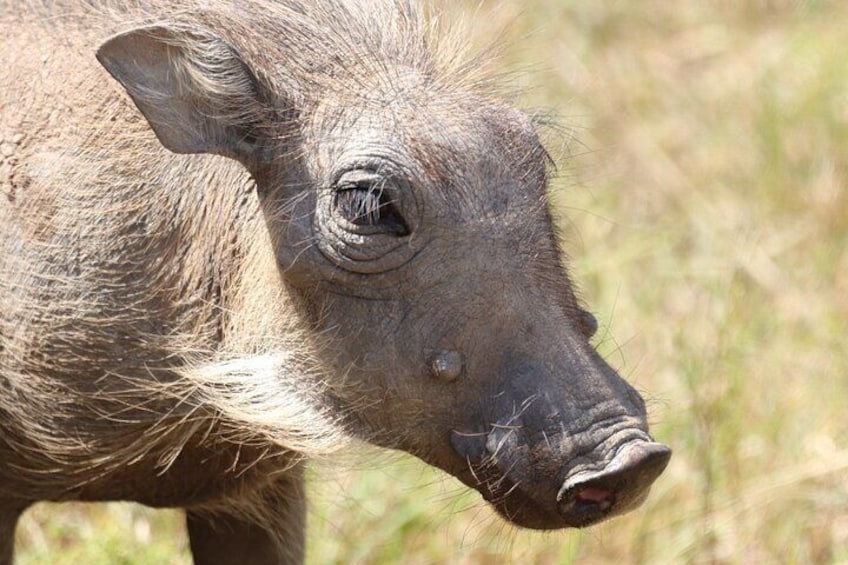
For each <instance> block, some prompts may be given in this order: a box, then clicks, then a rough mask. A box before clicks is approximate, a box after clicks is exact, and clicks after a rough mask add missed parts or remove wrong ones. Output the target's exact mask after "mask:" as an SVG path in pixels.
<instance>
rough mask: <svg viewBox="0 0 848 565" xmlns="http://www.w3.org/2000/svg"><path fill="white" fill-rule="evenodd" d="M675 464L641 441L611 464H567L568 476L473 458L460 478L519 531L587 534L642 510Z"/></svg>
mask: <svg viewBox="0 0 848 565" xmlns="http://www.w3.org/2000/svg"><path fill="white" fill-rule="evenodd" d="M454 443H455V446H456V444H457V443H459V442H456V441H455V442H454ZM670 458H671V450H670V449H669V448H668V447H666V446H665V445H663V444H660V443H656V442H653V441H650V440H646V439H642V438H639V439H633V440H631V441H628V442H627V443H624V444H622V445H620V446H619V447H618V448H617V449H615V450H614V452H613V455H612V457H611V458H609V459H608V461H606V462H601V463H598V464H595V465H588V464H584V463H582V462H581V463H574V464H566V465H565V467H570V469H569V470H568V471H566V472H565V473H563V469H562V468H559V469H555V468H552V467H555V465H552V464H547V465H545V466H544V467H545V468H544V469H536V470H535V472H533V473H532V474H530V473H526V474H527V475H528V476H522V475H524V474H525V473H524V472H522V471H524V470H525V469H522V467H523V465H521V464H516V463H515V461H514V460H512V459H511V458H510V457H506V460H507V461H508V462H507V463H506V464H505V462H504V460H501V461H496V460H494V459H493V458H491V457H485V458H482V459H478V460H477V461H473V460H472V459H471V458H468V457H467V458H466V463H467V468H466V469H465V470H464V471H463V472H461V473H458V474H457V476H458V477H459V479H460V480H462V481H463V482H464V483H465V484H467V485H468V486H470V487H472V488H474V489H476V490H477V491H479V492H480V493H481V494H482V496H483V498H484V499H485V500H486V501H487V502H489V503H490V504H491V505H492V506H493V507H494V508H495V510H496V511H497V512H498V513H499V514H500V515H501V516H502V517H503V518H505V519H506V520H508V521H509V522H511V523H513V524H515V525H517V526H521V527H524V528H531V529H537V530H553V529H560V528H568V527H571V528H583V527H586V526H591V525H593V524H597V523H598V522H601V521H603V520H606V519H607V518H611V517H613V516H616V515H619V514H624V513H626V512H628V511H630V510H633V509H635V508H637V507H638V506H639V505H640V504H641V503H642V502H643V501H644V500H645V499H646V498H647V496H648V493H649V491H650V487H651V485H652V484H653V482H654V481H655V480H656V478H657V477H659V476H660V474H662V472H663V471H664V470H665V468H666V465H668V462H669V459H670ZM580 459H581V460H582V459H584V458H582V457H581V458H580ZM560 467H562V466H560ZM563 476H565V477H566V478H565V479H564V480H563V479H561V477H563Z"/></svg>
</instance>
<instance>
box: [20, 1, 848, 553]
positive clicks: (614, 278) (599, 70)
mask: <svg viewBox="0 0 848 565" xmlns="http://www.w3.org/2000/svg"><path fill="white" fill-rule="evenodd" d="M446 9H447V10H448V14H453V13H454V12H457V13H464V14H466V15H469V19H470V21H471V22H472V24H473V27H472V33H473V34H474V36H475V37H476V38H477V39H479V41H480V43H481V44H482V43H485V42H486V41H487V40H489V39H490V38H491V37H492V36H494V35H497V34H502V35H503V36H504V41H505V43H506V45H507V46H508V48H507V49H506V51H505V52H504V54H503V56H502V58H501V61H500V65H501V66H502V68H503V69H504V70H505V71H508V72H510V75H509V76H510V78H511V80H513V82H514V84H515V85H516V86H518V87H519V89H520V91H521V92H523V95H522V100H521V102H522V104H523V105H524V106H527V107H540V108H543V109H547V110H549V111H551V112H552V113H553V114H554V115H556V116H557V120H558V122H559V123H560V124H561V125H562V126H563V128H564V129H563V131H562V132H559V133H550V134H549V135H548V138H549V141H550V143H551V149H552V153H553V154H554V155H555V156H557V157H559V161H560V175H559V178H558V179H557V181H556V182H555V183H554V186H553V187H552V197H553V201H554V206H555V209H556V213H557V216H558V217H559V218H560V220H561V225H562V227H563V231H564V235H565V241H566V248H567V249H568V252H569V254H570V256H571V257H572V261H571V268H572V270H573V275H574V278H575V279H576V280H577V281H578V282H579V284H580V286H581V288H582V296H583V297H584V298H585V301H586V302H587V303H588V304H589V306H590V307H591V309H592V310H593V311H594V312H596V313H597V314H598V318H599V320H600V322H601V331H600V332H599V335H598V337H597V340H596V341H597V344H598V347H599V349H600V350H601V351H602V353H603V354H604V355H605V356H606V357H607V358H608V359H609V360H610V361H611V363H612V364H613V365H614V366H616V367H618V368H619V369H620V370H621V372H622V373H623V374H624V375H626V376H627V378H628V379H629V380H630V381H631V382H632V383H634V384H635V385H636V386H637V388H638V389H639V390H640V391H642V392H643V394H644V395H645V396H646V397H647V398H648V399H649V405H650V409H651V419H652V425H653V431H654V434H655V436H656V437H657V438H658V439H660V440H661V441H664V442H666V443H668V444H670V445H671V446H672V447H673V448H674V450H675V454H674V457H673V459H672V462H671V464H670V466H669V468H668V470H667V471H666V473H665V474H664V475H663V476H662V477H661V478H660V479H659V480H658V482H657V484H656V485H655V487H654V489H653V492H652V494H651V496H650V498H649V499H648V501H647V503H646V504H645V505H644V506H643V507H642V508H641V509H640V510H638V511H636V512H634V513H632V514H630V515H628V516H625V517H620V518H616V519H614V520H612V521H611V522H610V523H608V524H604V525H602V526H598V527H595V528H592V529H590V530H587V531H561V532H554V533H545V534H542V533H534V532H524V531H518V530H516V529H514V528H511V527H509V526H506V525H505V524H504V523H503V522H502V521H500V520H499V519H498V518H496V517H494V516H493V513H492V512H491V511H490V510H489V509H488V508H487V507H486V505H485V504H484V503H483V502H481V500H480V498H479V496H478V495H476V494H475V493H473V492H470V491H468V490H467V489H465V488H463V487H461V486H460V485H459V484H458V483H457V482H455V481H454V480H453V479H449V478H446V477H444V476H443V475H442V474H441V473H439V472H437V471H435V470H431V469H429V468H426V467H424V466H423V465H422V464H420V463H417V462H415V461H412V460H410V459H405V458H402V457H399V456H386V455H383V454H375V453H373V452H369V453H367V454H366V455H365V456H364V457H363V458H362V459H361V462H359V463H355V464H353V465H347V464H346V465H344V466H342V467H343V468H330V467H329V466H326V465H324V466H320V467H318V468H316V469H314V470H313V472H312V475H313V480H312V486H311V489H312V493H313V494H312V509H311V515H310V520H311V521H310V530H309V539H310V547H309V561H310V562H311V563H393V562H404V563H461V564H478V563H479V564H484V563H505V562H515V563H552V564H553V563H562V564H567V563H572V562H579V563H681V562H691V563H703V562H711V563H845V562H848V354H846V350H848V246H846V242H848V240H847V239H846V238H848V194H846V190H845V177H846V173H847V172H848V3H845V2H841V1H835V0H834V1H824V0H820V1H816V0H808V1H802V0H796V1H790V0H783V1H781V0H738V1H730V0H714V1H711V2H701V1H697V0H688V1H680V2H668V1H664V0H642V1H640V2H627V1H621V0H617V1H613V0H603V1H596V2H594V1H593V2H587V1H581V0H527V1H523V2H518V1H517V0H514V1H508V0H504V1H502V2H496V3H495V2H486V1H484V2H481V3H480V5H479V6H478V4H477V3H476V2H471V1H464V2H460V3H457V4H452V5H450V6H448V7H447V8H446ZM513 72H514V74H513ZM346 463H348V462H346ZM18 540H19V543H20V552H19V560H18V561H19V563H21V564H34V563H68V564H70V563H89V564H98V563H103V564H105V563H126V564H135V563H139V564H143V563H151V564H152V563H189V562H190V558H189V556H188V553H187V543H186V540H185V538H184V533H183V531H182V518H181V516H180V515H179V513H177V512H175V511H164V512H163V511H160V512H154V511H151V510H148V509H145V508H142V507H138V506H134V505H129V504H112V505H99V506H85V505H75V504H67V505H63V506H50V505H41V506H37V507H35V508H34V509H33V510H31V511H30V512H29V513H28V514H27V515H26V516H25V518H24V520H23V521H22V523H21V525H20V528H19V531H18Z"/></svg>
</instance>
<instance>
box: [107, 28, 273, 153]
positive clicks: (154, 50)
mask: <svg viewBox="0 0 848 565" xmlns="http://www.w3.org/2000/svg"><path fill="white" fill-rule="evenodd" d="M97 59H98V60H99V61H100V63H101V64H102V65H103V66H104V67H106V70H107V71H109V73H110V74H111V75H112V76H113V77H115V79H117V80H118V82H120V83H121V84H122V85H123V87H124V88H125V89H126V90H127V92H128V93H129V95H130V97H132V99H133V102H135V105H136V106H138V109H139V110H141V113H142V114H144V117H145V118H147V121H148V122H149V123H150V127H152V128H153V131H154V132H155V133H156V137H158V138H159V141H160V142H161V143H162V145H164V146H165V147H167V148H168V149H170V150H171V151H174V152H176V153H217V154H220V155H225V156H227V157H233V158H235V159H238V160H240V161H243V162H244V161H249V160H253V159H256V158H258V152H259V151H260V150H261V140H260V139H259V135H258V132H257V126H258V125H259V124H261V123H262V121H263V120H262V116H263V115H264V114H266V113H267V112H269V110H270V104H268V103H267V102H266V100H267V98H266V97H265V96H263V95H264V94H265V92H266V91H265V89H264V88H263V87H262V86H261V84H260V81H259V80H258V79H257V78H256V76H255V75H254V73H253V72H252V71H251V70H250V68H248V66H247V64H246V63H245V62H244V61H243V60H242V58H241V56H240V55H239V54H238V53H237V52H236V50H235V49H234V48H233V47H232V46H231V45H230V44H229V43H227V42H226V41H224V40H223V39H221V38H220V37H218V36H217V35H215V34H213V33H212V32H209V31H206V30H203V29H196V28H185V27H179V26H171V25H153V26H145V27H140V28H137V29H133V30H130V31H127V32H124V33H121V34H118V35H116V36H114V37H111V38H110V39H108V40H107V41H106V42H105V43H103V45H101V46H100V49H98V50H97Z"/></svg>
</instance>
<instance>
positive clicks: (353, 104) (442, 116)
mask: <svg viewBox="0 0 848 565" xmlns="http://www.w3.org/2000/svg"><path fill="white" fill-rule="evenodd" d="M316 116H317V119H316V122H315V123H314V125H315V126H316V131H315V132H314V135H316V141H317V142H318V144H319V146H320V147H319V159H320V161H321V168H322V169H324V170H325V171H326V170H328V169H334V168H337V167H340V166H341V167H343V166H346V164H348V163H351V162H356V161H363V160H368V159H371V158H373V159H385V160H387V161H389V162H391V163H393V164H394V165H395V166H397V167H398V168H400V169H403V170H407V171H409V172H410V173H412V174H414V175H415V176H418V175H421V174H423V175H425V176H426V177H427V178H428V179H430V180H431V181H432V182H433V183H435V184H436V185H438V186H441V187H448V186H455V187H457V188H458V187H459V185H465V186H468V185H476V184H479V183H485V184H487V185H491V184H492V183H493V182H494V183H504V182H509V183H519V182H520V183H521V184H532V185H535V186H540V187H543V186H544V183H545V180H546V172H547V166H548V164H549V159H548V156H547V153H546V151H545V149H544V147H543V146H542V144H541V142H540V140H539V137H538V135H537V133H536V130H535V128H534V126H533V124H532V120H531V119H530V118H529V116H528V115H527V114H525V113H524V112H521V111H519V110H517V109H516V108H514V107H512V106H510V105H508V104H506V103H504V102H502V101H500V100H497V99H493V98H485V97H481V96H475V95H470V94H467V93H462V92H450V91H438V90H434V89H427V88H425V87H424V86H423V85H422V84H420V83H419V84H415V83H414V82H413V81H411V80H410V81H407V82H406V83H401V84H398V85H394V87H393V88H391V89H383V90H382V91H380V90H376V89H375V91H372V92H369V93H368V95H367V96H361V97H358V98H352V99H351V100H349V101H348V102H347V103H342V104H338V103H336V104H329V103H328V104H326V105H325V107H324V108H321V109H320V110H319V111H318V112H317V113H316Z"/></svg>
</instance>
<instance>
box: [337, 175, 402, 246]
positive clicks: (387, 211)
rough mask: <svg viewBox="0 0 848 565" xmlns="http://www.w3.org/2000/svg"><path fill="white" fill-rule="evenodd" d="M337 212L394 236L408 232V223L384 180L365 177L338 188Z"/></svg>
mask: <svg viewBox="0 0 848 565" xmlns="http://www.w3.org/2000/svg"><path fill="white" fill-rule="evenodd" d="M335 209H336V212H337V213H338V214H339V215H340V216H341V217H342V218H343V219H345V220H347V221H348V222H350V223H351V224H353V225H355V226H360V227H372V228H377V229H378V230H379V231H383V232H388V233H393V234H395V235H408V234H409V226H407V224H406V221H405V220H404V219H403V216H402V215H401V213H400V210H399V209H398V205H397V203H396V202H394V200H393V199H392V197H391V191H390V190H388V189H387V187H386V186H385V183H383V182H379V181H377V182H371V181H369V180H362V181H359V182H355V183H351V184H343V185H341V186H339V187H338V188H337V189H336V194H335Z"/></svg>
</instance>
